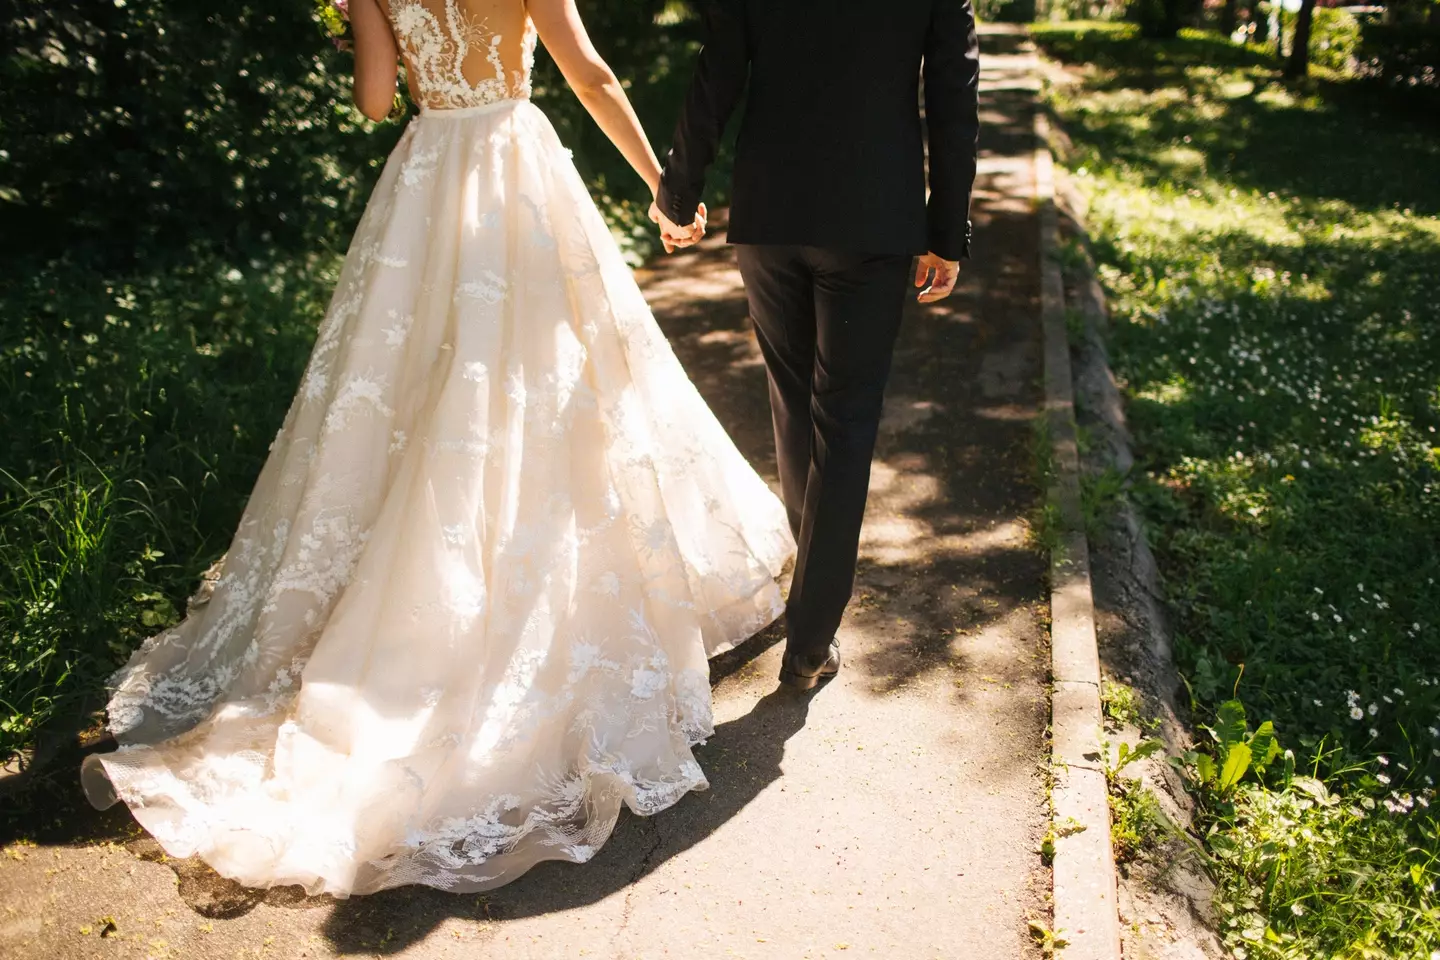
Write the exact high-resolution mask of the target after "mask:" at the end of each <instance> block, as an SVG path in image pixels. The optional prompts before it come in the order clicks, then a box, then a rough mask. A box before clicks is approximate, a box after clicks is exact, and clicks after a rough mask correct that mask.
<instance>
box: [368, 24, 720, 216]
mask: <svg viewBox="0 0 1440 960" xmlns="http://www.w3.org/2000/svg"><path fill="white" fill-rule="evenodd" d="M350 18H351V23H352V24H353V25H354V28H355V102H356V104H357V105H359V107H360V109H361V110H362V111H364V113H365V114H366V115H367V116H369V117H371V118H373V119H376V120H379V119H381V118H383V117H384V116H386V114H388V113H389V112H390V106H391V102H392V101H393V100H394V97H395V82H396V78H397V75H398V69H397V68H398V66H399V62H400V59H401V58H402V57H403V58H404V61H405V64H406V67H407V70H406V73H407V76H408V79H409V83H410V93H411V96H412V98H413V99H414V100H415V101H416V102H417V103H419V104H420V106H421V107H422V108H424V109H430V110H449V109H457V108H465V107H473V106H481V105H484V104H487V103H496V102H499V101H501V100H507V99H523V98H526V97H529V95H530V67H531V63H532V61H533V58H534V52H535V42H536V38H537V36H538V38H539V40H540V41H542V42H543V43H544V44H545V49H546V50H547V51H548V52H549V54H550V56H551V57H552V58H553V59H554V61H555V64H556V65H557V66H558V67H559V68H560V72H561V73H562V74H563V75H564V77H565V82H566V83H568V84H569V85H570V89H571V90H573V91H575V95H576V96H577V97H578V98H579V99H580V102H581V103H582V104H584V105H585V109H586V110H588V111H589V113H590V116H592V117H594V118H595V122H596V123H597V124H599V126H600V129H601V130H603V131H605V135H606V136H608V137H609V138H610V142H611V143H613V144H615V146H616V148H617V149H619V151H620V152H621V153H622V154H624V156H625V159H626V160H627V161H629V163H630V166H632V167H633V168H634V169H635V172H636V173H638V174H640V176H641V177H642V178H643V179H644V180H645V182H646V184H647V185H649V187H650V193H651V196H654V194H655V191H656V190H657V189H658V188H659V185H660V164H659V161H657V160H656V158H655V152H654V151H653V150H652V149H651V148H650V142H649V140H648V139H647V138H646V137H645V132H644V131H643V130H642V129H641V128H640V122H639V120H637V119H636V117H635V112H634V110H632V109H631V107H630V101H629V100H628V99H627V98H626V96H625V90H624V88H623V87H622V86H621V84H620V81H619V80H617V79H616V78H615V74H614V72H613V71H611V69H610V67H609V66H608V65H607V64H606V63H605V61H604V60H603V59H602V58H601V57H600V54H598V53H597V52H596V51H595V47H594V45H593V44H591V42H590V37H589V36H588V35H587V34H586V32H585V25H584V24H583V23H582V22H581V20H580V13H579V11H578V10H577V9H576V7H575V0H351V2H350ZM701 235H703V214H702V219H700V220H697V223H696V227H695V230H694V232H693V234H692V237H693V238H694V239H698V237H699V236H701Z"/></svg>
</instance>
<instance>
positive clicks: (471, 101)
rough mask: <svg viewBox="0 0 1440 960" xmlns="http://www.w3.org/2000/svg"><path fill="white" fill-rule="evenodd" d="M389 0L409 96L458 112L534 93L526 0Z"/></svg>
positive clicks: (532, 40)
mask: <svg viewBox="0 0 1440 960" xmlns="http://www.w3.org/2000/svg"><path fill="white" fill-rule="evenodd" d="M382 2H383V0H382ZM388 3H389V10H388V13H389V18H390V22H391V24H393V27H394V31H395V39H396V41H397V42H398V45H399V48H400V54H401V56H402V57H404V60H405V66H406V70H407V76H408V77H409V78H410V86H411V94H412V96H413V97H414V98H415V100H416V102H417V103H419V104H420V105H421V106H422V107H425V108H428V109H432V110H453V109H461V108H464V107H474V106H481V105H483V104H487V103H497V102H499V101H501V100H509V99H516V98H524V97H528V96H529V95H530V68H531V66H532V64H533V63H534V59H535V39H536V35H535V27H534V25H533V24H532V23H531V22H530V16H529V14H528V13H527V11H526V9H525V4H524V2H523V0H388Z"/></svg>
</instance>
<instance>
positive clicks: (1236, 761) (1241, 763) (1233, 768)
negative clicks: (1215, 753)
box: [1219, 743, 1250, 791]
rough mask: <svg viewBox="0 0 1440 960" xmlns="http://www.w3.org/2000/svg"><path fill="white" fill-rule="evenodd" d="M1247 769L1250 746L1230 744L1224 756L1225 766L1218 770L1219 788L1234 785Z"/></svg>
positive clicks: (1224, 788)
mask: <svg viewBox="0 0 1440 960" xmlns="http://www.w3.org/2000/svg"><path fill="white" fill-rule="evenodd" d="M1249 769H1250V747H1249V746H1247V745H1246V744H1244V743H1235V744H1231V746H1230V752H1229V753H1228V754H1226V756H1225V767H1224V768H1223V769H1222V770H1221V771H1220V783H1219V788H1220V790H1221V791H1226V790H1229V789H1230V788H1231V787H1233V786H1235V784H1237V783H1239V782H1240V778H1241V777H1243V776H1245V771H1246V770H1249Z"/></svg>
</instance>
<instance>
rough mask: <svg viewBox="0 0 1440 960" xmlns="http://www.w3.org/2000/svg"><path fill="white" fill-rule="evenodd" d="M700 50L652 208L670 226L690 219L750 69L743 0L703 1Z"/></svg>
mask: <svg viewBox="0 0 1440 960" xmlns="http://www.w3.org/2000/svg"><path fill="white" fill-rule="evenodd" d="M702 15H703V17H704V20H705V46H704V47H703V48H701V50H700V58H699V60H698V61H697V62H696V64H695V75H694V76H693V77H692V78H691V80H690V89H689V91H688V92H687V93H686V95H685V106H684V109H683V110H682V111H681V113H680V121H679V123H678V124H676V126H675V139H674V141H673V143H672V145H671V147H670V153H669V155H668V156H667V157H666V158H665V170H664V172H663V173H662V174H661V176H660V189H659V192H658V195H657V196H656V205H657V206H659V208H660V211H661V212H662V213H664V214H665V216H667V217H669V218H670V219H671V220H673V221H674V222H675V223H678V224H682V225H684V224H688V223H690V222H691V221H692V220H694V219H695V210H696V208H697V207H698V206H699V205H700V194H701V191H703V190H704V188H705V171H706V169H708V168H709V166H710V164H712V163H713V162H715V154H716V151H718V150H719V148H720V138H721V137H723V136H724V135H725V124H726V123H727V122H728V121H729V120H730V115H731V114H732V113H734V112H735V106H736V104H738V103H739V102H740V95H741V93H742V92H743V91H744V90H745V81H746V78H747V77H748V75H749V70H750V52H749V47H748V45H747V43H746V31H745V12H744V0H707V2H706V3H704V5H703V8H702Z"/></svg>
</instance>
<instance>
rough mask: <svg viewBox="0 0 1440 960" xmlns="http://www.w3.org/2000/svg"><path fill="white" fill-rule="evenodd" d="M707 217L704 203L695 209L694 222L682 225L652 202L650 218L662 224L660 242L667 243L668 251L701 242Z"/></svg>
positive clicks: (666, 248)
mask: <svg viewBox="0 0 1440 960" xmlns="http://www.w3.org/2000/svg"><path fill="white" fill-rule="evenodd" d="M705 217H706V211H705V204H703V203H702V204H700V206H699V208H698V209H697V210H696V211H695V220H694V222H693V223H691V224H690V225H689V226H684V227H682V226H680V225H679V224H677V223H675V222H674V221H673V220H671V219H670V218H669V217H667V216H665V214H663V213H661V212H660V207H659V206H657V205H656V204H655V203H654V202H653V201H652V202H651V204H650V220H651V221H652V222H654V223H657V224H659V225H660V242H661V243H663V244H664V245H665V252H666V253H674V252H675V251H676V250H678V249H679V248H681V247H688V246H692V245H693V244H696V243H699V242H700V241H701V239H703V238H704V236H705Z"/></svg>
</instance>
